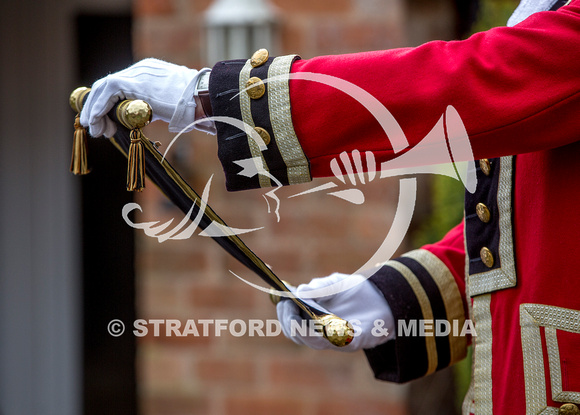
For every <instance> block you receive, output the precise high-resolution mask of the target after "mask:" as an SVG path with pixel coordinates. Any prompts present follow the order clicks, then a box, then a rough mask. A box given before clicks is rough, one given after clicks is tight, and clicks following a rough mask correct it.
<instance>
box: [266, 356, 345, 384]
mask: <svg viewBox="0 0 580 415" xmlns="http://www.w3.org/2000/svg"><path fill="white" fill-rule="evenodd" d="M334 357H335V358H336V359H330V360H326V359H324V360H323V359H319V360H317V361H315V362H313V361H305V360H303V359H299V358H295V359H286V358H284V357H280V358H278V359H275V360H273V361H271V362H270V365H269V377H270V379H271V380H272V382H273V383H274V384H275V385H277V386H282V387H284V388H296V387H298V388H301V389H302V388H305V389H308V388H317V387H320V385H325V388H329V389H331V388H335V389H341V388H344V387H345V386H347V385H348V384H345V383H344V379H350V378H351V369H350V367H349V365H343V364H340V362H341V359H342V358H343V357H342V356H341V355H334ZM332 360H334V362H333V364H328V362H332Z"/></svg>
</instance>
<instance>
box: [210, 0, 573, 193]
mask: <svg viewBox="0 0 580 415" xmlns="http://www.w3.org/2000/svg"><path fill="white" fill-rule="evenodd" d="M579 32H580V1H578V0H576V1H573V2H572V4H571V5H569V6H567V7H564V8H562V9H560V10H559V11H557V12H543V13H537V14H535V15H534V16H532V17H530V18H529V19H527V20H526V21H524V22H523V23H521V24H519V25H517V26H515V27H512V28H506V27H502V28H496V29H492V30H489V31H487V32H482V33H478V34H476V35H474V36H472V37H471V38H469V39H467V40H465V41H455V42H430V43H427V44H425V45H422V46H420V47H417V48H408V49H395V50H389V51H379V52H368V53H359V54H352V55H339V56H323V57H318V58H314V59H309V60H300V59H299V58H297V57H282V58H276V60H272V59H269V61H268V62H266V63H264V64H263V65H261V66H259V67H256V68H252V67H247V64H246V63H245V61H239V62H238V63H236V62H227V63H223V62H222V63H218V64H217V65H216V66H215V67H214V68H213V71H212V75H211V80H210V94H211V98H212V106H213V107H214V113H216V114H218V115H229V116H233V117H238V118H240V119H242V118H244V115H245V119H246V120H250V124H254V125H255V126H262V127H263V128H264V129H265V130H266V131H268V132H269V135H270V137H271V142H270V144H268V150H266V151H263V152H261V155H260V152H259V151H258V152H256V151H255V149H254V151H253V152H252V149H251V146H250V145H249V144H248V140H247V139H246V140H244V139H243V137H241V138H240V137H238V138H236V139H231V137H232V136H235V135H236V134H237V133H239V130H237V131H236V132H232V131H229V130H228V127H227V126H224V125H220V124H219V123H218V125H217V127H218V141H219V143H220V158H221V160H222V163H223V165H224V170H225V171H226V175H227V178H228V188H230V190H239V189H244V188H248V187H257V186H258V185H259V183H258V182H257V179H256V181H254V182H252V181H251V180H245V179H241V178H240V177H239V176H237V173H238V172H239V171H240V167H239V166H237V165H235V164H234V163H233V162H234V161H236V160H239V159H240V158H245V157H250V156H252V157H256V155H257V156H258V157H260V156H263V160H264V162H265V165H266V167H267V168H268V169H269V170H270V172H271V173H272V174H273V175H275V176H276V177H278V178H279V179H280V180H281V181H282V182H283V183H300V182H302V181H307V180H309V179H310V175H311V176H314V177H318V176H328V175H330V174H331V171H330V168H329V162H330V160H331V159H332V158H334V157H336V156H337V155H338V154H340V153H341V152H343V151H347V152H350V151H352V150H355V149H356V150H359V151H360V152H363V151H368V150H370V151H373V152H374V153H375V156H376V158H377V160H378V161H385V160H389V159H391V158H393V157H394V156H395V153H394V151H393V148H392V145H391V142H390V141H389V140H388V139H387V137H386V136H385V134H384V132H383V130H382V129H381V128H380V125H379V123H378V122H377V121H376V119H375V118H374V117H373V116H372V115H371V114H370V113H369V112H368V111H367V110H366V109H364V108H363V107H362V106H361V105H360V104H359V103H357V102H356V101H355V100H354V99H352V98H350V97H349V96H348V95H347V94H345V93H344V92H341V91H340V90H338V89H336V88H332V87H329V86H327V85H324V84H321V83H318V82H311V81H305V80H291V81H289V84H286V85H284V83H282V82H277V83H275V84H274V83H273V84H270V83H267V84H266V87H267V92H266V94H265V95H264V97H262V98H259V99H250V98H247V99H246V97H245V96H244V93H245V92H242V93H241V94H240V95H239V97H240V99H239V100H240V101H244V100H245V101H246V103H245V105H244V103H243V102H242V103H241V104H240V105H239V104H238V101H237V100H238V98H234V99H232V97H234V95H235V94H237V92H238V91H239V90H240V88H239V87H240V84H243V85H245V83H244V82H242V79H243V71H244V69H243V68H245V69H246V71H247V74H246V76H247V78H249V77H250V76H251V77H254V76H255V77H258V78H260V79H267V78H268V77H272V74H284V73H286V74H288V73H290V74H292V75H298V76H299V75H301V74H307V73H316V74H324V75H330V76H333V77H337V78H339V79H341V80H345V81H348V82H351V83H353V84H355V85H357V86H359V87H361V88H363V89H365V90H366V91H368V92H370V93H371V94H372V95H373V96H374V97H375V98H377V99H378V100H379V101H380V103H382V104H383V105H384V106H385V107H386V108H387V109H388V110H389V111H390V113H391V114H392V115H393V116H394V118H395V119H396V120H397V122H398V123H399V124H400V126H401V128H402V130H403V132H404V134H405V136H406V138H407V140H408V142H409V145H410V146H415V145H417V144H418V143H419V142H420V141H421V139H422V138H423V137H425V135H426V134H427V133H428V132H429V131H430V129H431V128H432V127H433V126H434V125H435V123H436V122H437V120H438V119H439V118H440V117H441V114H443V113H444V112H445V108H446V107H447V106H448V105H453V106H454V107H455V108H456V109H457V110H458V111H459V114H460V116H461V118H462V120H463V122H464V124H465V126H466V129H467V133H468V135H469V138H470V141H471V146H472V149H473V152H474V156H475V158H491V157H497V156H504V155H510V154H519V153H526V152H531V151H537V150H541V149H548V148H554V147H559V146H562V145H565V144H569V143H570V142H573V141H575V140H576V139H577V137H576V136H575V135H573V134H570V131H578V130H579V129H580V117H578V116H577V113H578V109H579V107H580V101H579V100H580V96H579V94H578V91H579V89H580V88H579V87H580V79H579V78H578V76H577V74H578V71H579V70H580V51H579V48H578V39H579V37H578V34H579ZM232 89H235V90H236V91H235V94H234V93H230V94H228V93H227V91H228V90H232ZM242 89H243V88H242ZM273 98H276V99H273ZM273 103H275V104H274V105H273ZM244 108H245V109H244ZM554 120H556V122H554ZM279 126H282V127H283V128H280V127H279ZM451 139H452V137H451ZM288 154H291V156H288ZM262 185H263V184H262Z"/></svg>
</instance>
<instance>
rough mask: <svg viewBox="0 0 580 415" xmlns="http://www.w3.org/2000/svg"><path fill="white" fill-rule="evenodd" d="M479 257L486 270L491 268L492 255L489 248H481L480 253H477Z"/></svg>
mask: <svg viewBox="0 0 580 415" xmlns="http://www.w3.org/2000/svg"><path fill="white" fill-rule="evenodd" d="M479 256H480V257H481V260H482V261H483V263H484V264H485V266H486V267H488V268H491V267H493V254H492V253H491V251H490V250H489V248H486V247H485V246H484V247H483V248H481V251H479Z"/></svg>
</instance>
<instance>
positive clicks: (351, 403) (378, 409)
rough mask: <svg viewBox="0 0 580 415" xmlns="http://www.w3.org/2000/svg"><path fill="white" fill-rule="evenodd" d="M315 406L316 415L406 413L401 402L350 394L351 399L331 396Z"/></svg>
mask: <svg viewBox="0 0 580 415" xmlns="http://www.w3.org/2000/svg"><path fill="white" fill-rule="evenodd" d="M325 398H326V399H323V400H321V402H320V403H319V404H318V406H317V407H316V414H317V415H336V414H364V415H384V414H389V415H406V414H407V413H408V412H407V410H406V408H405V406H404V405H403V404H401V403H398V404H397V403H388V402H386V400H372V399H368V398H366V397H357V396H352V399H350V400H349V399H345V398H338V397H336V396H332V397H331V398H328V397H327V396H326V397H325Z"/></svg>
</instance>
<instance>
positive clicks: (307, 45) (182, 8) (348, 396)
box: [134, 0, 447, 415]
mask: <svg viewBox="0 0 580 415" xmlns="http://www.w3.org/2000/svg"><path fill="white" fill-rule="evenodd" d="M210 3H211V2H210V0H136V1H135V3H134V12H135V33H134V35H135V36H134V45H135V53H136V56H137V57H138V58H143V57H147V56H155V57H158V58H163V59H166V60H169V61H172V62H175V63H179V64H184V65H189V66H190V67H194V68H199V67H202V66H208V65H210V64H211V63H209V62H205V60H204V54H205V50H204V46H203V45H204V34H203V12H204V10H206V9H207V7H208V6H209V4H210ZM273 3H274V4H275V5H276V6H277V7H278V9H279V12H280V14H279V17H280V26H279V30H280V36H281V50H280V51H279V53H299V54H300V55H301V56H303V57H304V58H308V57H311V56H316V55H320V54H328V53H346V52H355V51H362V50H371V49H384V48H392V47H399V46H404V45H406V44H408V43H409V42H410V40H409V36H408V33H407V30H406V22H408V19H409V16H408V9H407V8H406V7H405V3H404V2H403V0H384V1H382V0H315V1H313V0H276V1H273ZM438 19H440V16H438ZM438 24H440V22H439V23H438ZM446 30H447V29H446ZM165 130H166V126H165V125H155V124H154V125H151V126H149V127H147V130H146V134H147V135H148V136H149V137H150V138H152V139H155V140H160V141H162V142H163V143H164V144H167V143H168V142H169V141H170V140H171V138H172V136H171V135H169V134H168V133H167V132H166V131H165ZM216 152H217V149H216V144H215V140H214V138H213V137H212V136H208V135H205V134H203V133H198V132H194V133H190V134H187V135H185V136H184V137H182V138H181V139H180V141H178V142H177V144H176V146H175V147H174V149H173V150H172V151H171V154H170V159H171V162H172V163H173V164H174V165H175V166H176V167H177V168H178V170H179V171H181V172H183V174H184V176H186V179H187V180H188V181H189V182H190V183H192V184H193V187H194V188H195V189H197V190H198V191H201V189H203V187H204V185H205V184H206V181H207V180H208V179H209V177H210V176H211V175H212V174H213V175H214V176H213V183H212V187H211V195H210V198H209V201H210V203H211V205H212V206H213V207H214V209H215V210H216V211H217V212H218V213H220V215H221V216H222V217H223V219H224V220H225V221H226V222H227V223H228V224H230V225H231V226H234V227H239V228H255V227H264V229H263V230H260V231H259V232H255V233H250V234H248V235H244V237H243V238H244V240H245V241H246V242H247V244H248V245H249V246H250V247H251V248H252V249H253V250H254V251H255V252H256V253H257V254H258V255H259V256H260V257H261V258H262V259H264V260H265V261H266V262H267V263H268V264H269V265H270V266H271V267H272V268H273V270H274V271H275V272H276V273H277V274H278V275H279V276H280V277H281V278H283V279H285V280H287V281H289V282H291V283H293V284H299V283H301V282H307V281H309V280H310V279H311V278H313V277H321V276H325V275H328V274H329V273H331V272H333V271H341V272H353V271H355V270H356V269H357V268H358V267H359V266H361V265H362V264H363V263H364V262H366V260H367V259H368V258H369V257H370V254H372V253H373V252H374V251H375V250H376V248H377V247H378V245H379V244H380V243H381V242H382V240H383V238H384V235H385V232H386V231H387V230H388V229H389V226H390V223H391V220H392V216H393V214H394V209H395V207H396V206H395V204H396V199H397V194H398V185H397V180H394V181H386V180H380V181H379V180H376V181H374V182H372V183H370V184H367V185H366V186H365V188H364V189H363V190H364V191H365V194H366V197H367V200H366V203H365V204H364V205H362V206H355V205H351V204H349V203H347V202H345V201H342V200H339V199H336V198H333V197H331V196H328V195H325V194H324V193H319V194H316V195H313V196H309V197H307V198H294V199H288V196H289V195H292V194H295V193H298V192H299V191H302V190H305V189H306V188H309V187H311V186H313V185H312V184H309V185H301V186H295V187H289V188H284V189H281V190H280V191H279V192H278V196H279V198H280V199H281V201H282V204H281V207H280V221H279V222H278V221H277V219H276V216H275V215H274V214H273V213H268V210H267V205H266V201H265V199H264V197H263V193H264V192H263V191H259V190H257V191H248V192H238V193H230V194H227V192H226V191H225V190H224V185H223V174H222V173H221V167H220V165H219V162H218V160H217V157H216ZM323 182H324V181H323V180H319V181H316V182H315V183H314V185H317V184H321V183H323ZM139 202H140V203H141V205H142V206H143V209H144V213H143V214H142V215H140V216H139V221H145V220H159V221H166V220H169V219H170V218H172V217H176V219H175V221H176V222H178V221H179V220H180V219H181V218H182V214H181V213H180V212H178V211H177V210H176V209H175V208H173V207H172V206H171V205H170V204H169V203H168V202H166V201H165V200H164V198H163V197H162V196H161V195H160V194H159V192H158V190H157V189H155V188H154V186H152V185H149V187H148V188H147V190H146V191H145V192H144V193H143V194H142V195H140V200H139ZM137 240H138V246H137V248H138V250H137V252H138V258H137V263H138V277H137V293H138V303H137V310H138V311H137V314H138V317H139V318H143V319H176V320H179V321H181V322H185V321H186V320H187V319H193V320H195V321H199V320H200V319H225V320H228V321H232V320H235V319H241V320H243V321H245V322H248V321H250V320H262V321H267V320H269V319H275V317H276V313H275V308H274V307H273V305H272V304H271V303H270V300H269V298H268V295H266V294H264V293H262V292H260V291H258V290H256V289H254V288H251V287H250V286H249V285H247V284H245V283H243V282H241V281H239V280H237V279H236V278H235V277H234V276H233V275H232V274H231V273H230V270H232V271H234V272H236V273H237V274H238V275H240V276H243V277H244V278H246V279H248V280H251V281H252V282H255V283H259V281H256V279H255V277H253V276H252V275H251V273H250V272H249V271H247V270H245V269H244V268H243V267H242V266H240V265H239V264H237V263H236V262H235V261H234V260H232V259H231V258H229V257H228V255H227V254H225V253H224V252H223V251H222V250H221V248H219V247H218V246H217V245H216V244H215V242H213V241H212V240H210V239H208V238H203V237H199V236H195V237H193V238H191V239H189V240H186V241H168V242H164V243H158V242H157V241H156V240H155V239H152V238H148V237H146V236H144V235H143V234H142V233H141V232H139V231H138V232H137ZM407 248H408V246H407ZM149 328H150V329H151V326H149ZM198 328H199V329H201V327H200V326H199V325H198ZM212 328H213V326H212ZM164 329H165V327H164V326H163V327H162V332H163V331H164ZM138 384H139V401H140V406H141V409H142V413H143V414H146V415H156V414H159V415H182V414H183V415H185V414H189V415H192V414H204V415H207V414H212V415H224V414H227V415H246V414H253V415H262V414H264V415H266V414H267V415H271V414H273V413H277V414H279V415H285V414H304V415H315V414H317V415H318V414H319V415H325V414H335V413H360V414H365V415H372V414H385V413H389V414H405V413H407V410H406V407H405V391H406V387H404V386H398V385H391V384H387V383H383V382H377V381H375V380H374V379H373V377H372V373H371V371H370V369H369V367H368V365H367V363H366V360H365V358H364V355H363V354H362V353H356V354H344V353H336V352H321V351H313V350H310V349H307V348H305V347H299V346H297V345H295V344H293V343H292V342H291V341H289V340H286V339H285V338H284V337H283V335H281V334H280V335H279V336H277V337H250V336H243V337H234V336H232V335H231V334H228V333H227V332H224V333H222V334H221V335H220V336H215V335H213V334H211V335H208V336H203V335H201V336H197V337H196V336H187V337H177V336H175V335H172V336H164V335H163V333H162V334H161V335H160V336H153V335H152V333H151V330H150V333H149V335H147V336H145V337H142V338H139V340H138Z"/></svg>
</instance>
